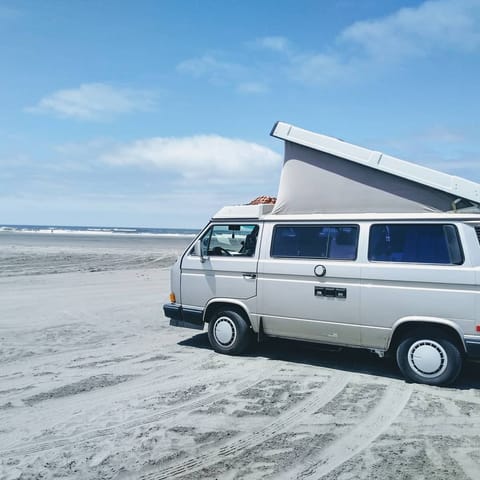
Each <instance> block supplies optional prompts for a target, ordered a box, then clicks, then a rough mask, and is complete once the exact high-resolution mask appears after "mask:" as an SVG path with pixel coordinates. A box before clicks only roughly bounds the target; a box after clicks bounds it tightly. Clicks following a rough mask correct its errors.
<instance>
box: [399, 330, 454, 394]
mask: <svg viewBox="0 0 480 480" xmlns="http://www.w3.org/2000/svg"><path fill="white" fill-rule="evenodd" d="M462 363H463V358H462V354H461V353H460V350H459V349H458V347H457V346H456V345H455V344H454V343H452V342H451V341H450V340H448V339H447V338H445V336H444V335H442V333H441V332H439V331H438V332H437V331H431V332H429V331H425V332H413V333H412V334H411V335H409V336H408V337H406V338H405V339H403V340H402V341H401V342H400V344H399V345H398V348H397V365H398V367H399V368H400V371H401V372H402V373H403V375H404V377H405V378H406V379H407V380H411V381H412V382H415V383H425V384H427V385H450V384H451V383H453V382H454V381H455V380H456V378H457V377H458V375H459V374H460V371H461V369H462Z"/></svg>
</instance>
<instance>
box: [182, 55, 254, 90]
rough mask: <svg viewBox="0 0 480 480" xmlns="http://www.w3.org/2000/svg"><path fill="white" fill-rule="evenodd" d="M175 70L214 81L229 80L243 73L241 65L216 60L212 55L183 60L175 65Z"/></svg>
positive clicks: (223, 81) (243, 69) (222, 81)
mask: <svg viewBox="0 0 480 480" xmlns="http://www.w3.org/2000/svg"><path fill="white" fill-rule="evenodd" d="M177 70H178V71H179V72H182V73H187V74H190V75H192V76H194V77H196V78H199V77H206V78H208V79H209V80H210V81H212V82H214V83H225V82H231V81H233V80H235V79H236V78H238V77H239V76H241V75H244V73H245V68H244V67H243V66H242V65H238V64H235V63H231V62H225V61H222V60H218V59H217V58H215V57H214V56H213V55H204V56H203V57H200V58H191V59H188V60H185V61H183V62H181V63H179V64H178V65H177Z"/></svg>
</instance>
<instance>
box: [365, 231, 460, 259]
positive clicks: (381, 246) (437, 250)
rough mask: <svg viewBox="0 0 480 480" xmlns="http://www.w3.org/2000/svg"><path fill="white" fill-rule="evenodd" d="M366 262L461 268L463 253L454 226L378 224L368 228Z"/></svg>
mask: <svg viewBox="0 0 480 480" xmlns="http://www.w3.org/2000/svg"><path fill="white" fill-rule="evenodd" d="M368 259H369V260H370V261H376V262H409V263H433V264H444V265H460V264H462V263H463V260H464V259H463V252H462V247H461V245H460V240H459V237H458V231H457V228H456V227H455V226H454V225H448V224H447V225H445V224H377V225H372V226H371V228H370V239H369V244H368Z"/></svg>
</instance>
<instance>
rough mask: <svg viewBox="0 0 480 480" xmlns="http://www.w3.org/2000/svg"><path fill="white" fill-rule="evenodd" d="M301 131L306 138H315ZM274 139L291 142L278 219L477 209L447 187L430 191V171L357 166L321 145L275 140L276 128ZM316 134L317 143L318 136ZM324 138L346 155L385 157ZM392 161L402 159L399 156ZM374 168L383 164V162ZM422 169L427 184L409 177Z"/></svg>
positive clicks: (403, 166) (404, 166) (404, 165)
mask: <svg viewBox="0 0 480 480" xmlns="http://www.w3.org/2000/svg"><path fill="white" fill-rule="evenodd" d="M283 125H285V124H283ZM294 128H297V127H294ZM298 130H299V131H300V132H301V133H303V132H305V133H306V134H308V133H311V132H307V131H304V130H300V129H298ZM272 135H273V136H278V137H279V138H284V139H285V156H284V164H283V168H282V173H281V177H280V185H279V191H278V196H277V201H276V203H275V206H274V208H273V211H272V214H297V213H415V212H419V213H420V212H436V211H444V212H445V211H450V210H452V209H454V208H455V207H468V206H471V205H472V204H473V203H472V202H471V201H470V200H468V199H467V198H465V197H462V195H461V193H462V192H461V191H459V192H457V191H453V192H450V191H444V190H448V189H447V188H445V189H444V190H440V189H438V188H433V187H431V186H429V185H428V182H431V178H432V177H433V175H430V176H428V173H429V171H428V169H425V168H424V167H420V166H417V165H415V164H409V163H408V162H404V161H402V160H398V161H397V163H396V165H398V171H397V172H396V174H395V173H388V172H386V171H382V170H381V169H379V168H378V167H376V166H372V165H373V164H372V162H371V159H368V160H366V161H352V160H351V159H348V158H342V156H338V155H334V154H332V153H329V152H325V151H322V144H321V143H320V144H315V143H313V144H312V147H309V146H305V145H302V144H299V143H300V142H296V141H295V139H293V141H292V140H290V139H288V140H287V139H286V138H288V136H287V135H285V136H283V137H282V136H280V135H275V127H274V131H272ZM311 135H312V137H311V138H313V140H315V138H316V137H315V135H316V134H311ZM318 137H322V139H324V138H326V139H327V140H332V142H336V144H340V148H342V147H343V148H344V150H345V151H346V152H348V147H352V148H356V149H358V150H364V151H365V152H367V153H370V154H376V155H377V156H378V158H380V157H381V154H380V153H378V152H371V151H368V150H366V149H361V147H356V146H353V145H349V144H345V146H343V145H342V142H341V141H339V140H336V139H330V138H329V137H323V136H318ZM305 138H307V140H308V139H310V137H305ZM301 143H304V144H305V143H307V144H308V143H309V142H307V141H302V142H301ZM333 144H334V145H336V144H335V143H333ZM325 150H328V148H325ZM345 156H346V157H348V155H345ZM370 157H372V155H371V156H370ZM388 158H389V159H393V160H396V159H394V158H393V157H388ZM374 165H378V162H376V163H375V164H374ZM409 166H411V167H410V168H409ZM421 169H423V170H425V171H426V173H427V177H430V178H425V180H424V181H422V179H421V178H418V179H417V181H414V180H411V179H410V178H408V177H409V176H412V175H409V172H417V171H418V170H420V171H422V170H421ZM392 170H393V169H392ZM431 172H433V173H438V175H439V178H440V179H441V180H442V181H443V180H447V184H448V181H449V180H451V179H457V177H451V176H448V175H446V174H443V173H440V172H435V171H433V170H432V171H431ZM459 180H463V179H459ZM465 182H466V183H468V185H467V186H468V187H471V185H470V184H471V183H472V182H468V181H466V180H465ZM448 186H449V184H448ZM479 187H480V185H479ZM449 188H450V187H449ZM452 190H453V189H452ZM454 202H455V207H454Z"/></svg>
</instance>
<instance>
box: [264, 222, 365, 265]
mask: <svg viewBox="0 0 480 480" xmlns="http://www.w3.org/2000/svg"><path fill="white" fill-rule="evenodd" d="M357 243H358V226H356V225H345V226H343V225H342V226H338V225H277V226H275V227H274V231H273V240H272V248H271V251H270V254H271V256H272V257H300V258H329V259H332V260H355V258H356V256H357Z"/></svg>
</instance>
